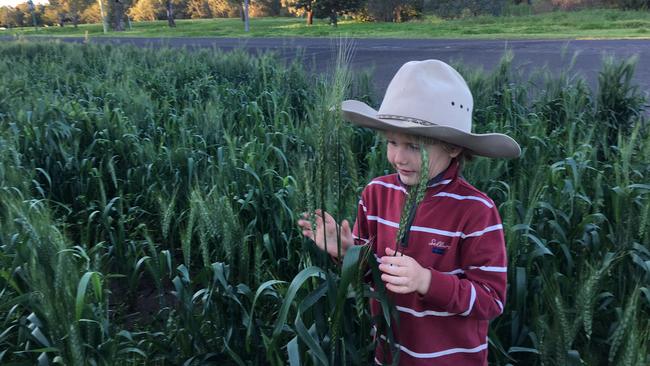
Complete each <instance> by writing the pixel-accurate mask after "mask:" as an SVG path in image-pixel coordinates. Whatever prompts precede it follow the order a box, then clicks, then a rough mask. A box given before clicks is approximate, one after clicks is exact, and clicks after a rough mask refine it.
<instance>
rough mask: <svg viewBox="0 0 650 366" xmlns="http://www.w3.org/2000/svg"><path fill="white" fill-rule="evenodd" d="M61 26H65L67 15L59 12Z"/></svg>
mask: <svg viewBox="0 0 650 366" xmlns="http://www.w3.org/2000/svg"><path fill="white" fill-rule="evenodd" d="M59 27H65V15H63V14H61V13H59Z"/></svg>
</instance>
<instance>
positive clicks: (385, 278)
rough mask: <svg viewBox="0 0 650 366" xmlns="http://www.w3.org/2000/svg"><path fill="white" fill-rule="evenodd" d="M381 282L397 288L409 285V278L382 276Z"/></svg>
mask: <svg viewBox="0 0 650 366" xmlns="http://www.w3.org/2000/svg"><path fill="white" fill-rule="evenodd" d="M381 280H382V281H384V282H386V283H391V284H393V285H397V286H403V285H406V284H408V278H406V277H398V276H391V275H387V274H385V273H384V274H383V275H381Z"/></svg>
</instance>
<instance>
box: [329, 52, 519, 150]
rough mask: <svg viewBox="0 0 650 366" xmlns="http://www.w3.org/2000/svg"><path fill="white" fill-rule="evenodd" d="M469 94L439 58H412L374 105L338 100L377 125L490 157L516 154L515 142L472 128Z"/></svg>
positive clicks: (352, 115)
mask: <svg viewBox="0 0 650 366" xmlns="http://www.w3.org/2000/svg"><path fill="white" fill-rule="evenodd" d="M473 107H474V101H473V98H472V93H471V92H470V91H469V88H468V87H467V83H465V80H464V79H463V77H462V76H461V75H460V74H459V73H458V72H457V71H456V70H454V69H453V68H452V67H451V66H449V65H447V64H446V63H444V62H442V61H438V60H426V61H411V62H407V63H406V64H404V65H403V66H402V67H401V68H400V69H399V70H398V71H397V74H395V76H394V77H393V80H391V82H390V84H389V85H388V88H387V89H386V95H385V96H384V100H383V102H382V103H381V106H380V107H379V111H376V110H374V109H373V108H371V107H370V106H368V105H367V104H365V103H363V102H359V101H356V100H346V101H344V102H343V104H342V107H341V109H342V111H343V116H344V117H345V118H346V119H348V120H350V121H351V122H353V123H355V124H358V125H360V126H363V127H369V128H372V129H376V130H387V131H396V132H402V133H406V134H409V135H416V136H425V137H432V138H435V139H437V140H440V141H445V142H448V143H451V144H454V145H458V146H462V147H465V148H467V149H469V150H471V151H472V152H473V153H475V154H478V155H483V156H487V157H491V158H515V157H518V156H519V154H521V149H520V148H519V144H517V142H516V141H515V140H513V139H512V138H511V137H509V136H506V135H503V134H499V133H487V134H475V133H472V108H473Z"/></svg>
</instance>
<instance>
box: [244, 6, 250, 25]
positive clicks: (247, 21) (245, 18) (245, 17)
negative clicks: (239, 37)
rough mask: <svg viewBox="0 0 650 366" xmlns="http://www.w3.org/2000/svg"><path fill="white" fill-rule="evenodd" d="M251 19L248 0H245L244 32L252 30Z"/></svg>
mask: <svg viewBox="0 0 650 366" xmlns="http://www.w3.org/2000/svg"><path fill="white" fill-rule="evenodd" d="M249 23H250V20H249V18H248V0H244V32H247V33H248V31H250V24H249Z"/></svg>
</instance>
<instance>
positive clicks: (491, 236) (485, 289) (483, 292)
mask: <svg viewBox="0 0 650 366" xmlns="http://www.w3.org/2000/svg"><path fill="white" fill-rule="evenodd" d="M465 227H466V228H467V230H464V231H463V234H462V236H461V238H462V240H461V241H460V245H461V248H460V252H461V254H460V255H461V271H462V272H461V273H459V274H457V275H452V274H445V273H441V272H438V271H436V270H434V269H430V271H431V285H430V286H429V291H428V292H427V293H426V294H425V295H424V296H422V300H423V301H425V302H427V303H428V304H430V305H431V306H432V307H434V308H436V309H441V310H442V311H446V312H449V313H453V314H458V315H461V316H467V317H472V318H478V319H485V320H491V319H494V318H496V317H497V316H499V315H500V314H501V313H502V312H503V307H504V305H505V298H506V280H507V270H508V263H507V258H506V248H505V240H504V236H503V225H502V224H501V218H500V217H499V212H498V211H497V209H496V207H495V206H494V205H493V206H492V207H491V208H490V209H487V208H486V209H485V210H481V214H480V215H473V217H472V219H470V220H468V223H467V225H465Z"/></svg>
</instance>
